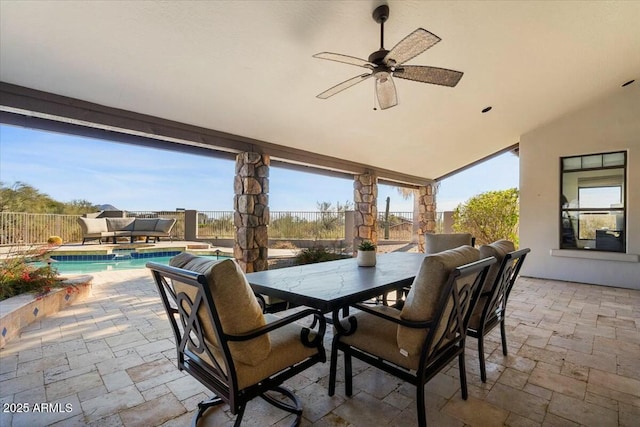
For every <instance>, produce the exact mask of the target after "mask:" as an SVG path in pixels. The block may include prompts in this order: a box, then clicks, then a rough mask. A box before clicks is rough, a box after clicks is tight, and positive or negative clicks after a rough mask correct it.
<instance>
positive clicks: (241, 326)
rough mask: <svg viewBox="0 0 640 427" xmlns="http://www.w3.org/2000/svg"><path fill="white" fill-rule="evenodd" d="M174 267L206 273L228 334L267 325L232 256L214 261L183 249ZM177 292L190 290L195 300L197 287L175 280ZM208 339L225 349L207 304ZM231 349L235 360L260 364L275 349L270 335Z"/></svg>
mask: <svg viewBox="0 0 640 427" xmlns="http://www.w3.org/2000/svg"><path fill="white" fill-rule="evenodd" d="M169 265H171V266H172V267H178V268H182V269H184V270H190V271H193V272H196V273H200V274H203V275H204V276H205V277H206V278H207V283H208V285H209V290H210V292H211V298H212V299H213V303H214V304H215V308H216V310H217V312H218V317H219V318H220V326H221V329H222V331H223V332H224V333H225V334H230V335H237V334H243V333H246V332H250V331H253V330H255V329H258V328H260V327H262V326H264V325H265V324H266V322H265V319H264V315H263V314H262V309H261V308H260V304H258V300H257V299H256V297H255V295H254V293H253V290H252V289H251V286H250V285H249V282H247V279H246V277H245V275H244V273H243V272H242V270H241V269H240V266H238V264H237V263H236V262H235V261H234V260H231V259H225V260H210V259H207V258H203V257H197V256H194V255H192V254H189V253H186V252H183V253H181V254H180V255H177V256H175V257H173V258H172V259H171V261H170V262H169ZM174 287H175V291H176V294H177V293H179V292H184V293H186V294H187V295H188V296H189V298H190V299H191V300H192V301H193V300H194V298H195V296H196V293H197V289H196V288H194V287H193V286H189V285H186V284H184V283H180V282H177V281H174ZM198 317H199V319H200V322H201V325H202V329H203V335H204V337H205V340H206V341H207V342H208V343H209V344H210V345H213V346H215V347H216V349H217V350H218V352H219V351H221V349H220V346H219V344H218V340H217V338H216V334H215V332H214V325H212V324H211V320H210V319H211V316H209V313H207V309H206V306H205V305H201V306H200V307H199V308H198ZM229 350H230V351H231V357H232V358H233V359H234V360H237V361H239V362H242V363H244V364H246V365H251V366H256V365H257V364H259V363H260V362H261V361H263V360H264V359H266V357H267V356H268V355H269V352H270V351H271V343H270V341H269V334H264V335H261V336H259V337H257V338H254V339H252V340H249V341H242V342H229Z"/></svg>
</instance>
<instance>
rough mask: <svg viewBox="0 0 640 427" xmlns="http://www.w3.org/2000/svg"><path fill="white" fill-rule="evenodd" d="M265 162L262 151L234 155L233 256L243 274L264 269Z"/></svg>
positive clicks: (265, 225) (266, 192)
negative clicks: (234, 230)
mask: <svg viewBox="0 0 640 427" xmlns="http://www.w3.org/2000/svg"><path fill="white" fill-rule="evenodd" d="M269 163H270V159H269V156H268V155H266V154H260V153H240V154H238V155H237V156H236V177H235V179H234V181H233V190H234V193H235V196H234V200H233V208H234V210H235V213H234V217H233V223H234V225H235V227H236V241H235V244H234V247H233V256H234V257H235V259H236V260H237V261H238V263H239V264H240V266H241V267H242V270H243V271H245V272H246V273H251V272H254V271H262V270H266V269H267V268H268V264H267V257H268V253H267V246H268V244H269V235H268V232H267V225H268V224H269V195H268V194H269Z"/></svg>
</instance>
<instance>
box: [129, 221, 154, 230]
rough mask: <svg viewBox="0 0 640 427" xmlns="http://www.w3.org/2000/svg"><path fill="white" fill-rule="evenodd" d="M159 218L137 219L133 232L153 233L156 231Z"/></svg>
mask: <svg viewBox="0 0 640 427" xmlns="http://www.w3.org/2000/svg"><path fill="white" fill-rule="evenodd" d="M157 222H158V218H136V220H135V221H134V222H133V231H153V230H155V229H156V223H157Z"/></svg>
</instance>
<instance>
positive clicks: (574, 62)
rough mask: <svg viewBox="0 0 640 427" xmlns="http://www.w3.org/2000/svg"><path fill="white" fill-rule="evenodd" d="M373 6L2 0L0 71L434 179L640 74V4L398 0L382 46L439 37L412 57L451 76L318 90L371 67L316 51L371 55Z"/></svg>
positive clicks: (375, 40)
mask: <svg viewBox="0 0 640 427" xmlns="http://www.w3.org/2000/svg"><path fill="white" fill-rule="evenodd" d="M380 3H381V2H379V1H332V2H329V1H233V2H227V1H196V2H187V1H165V2H146V1H145V2H143V1H128V2H125V1H104V2H100V1H91V2H85V1H81V2H75V1H50V2H44V1H33V2H32V1H5V0H2V2H1V10H0V20H1V21H0V79H1V80H2V81H4V82H7V83H12V84H17V85H21V86H26V87H30V88H34V89H39V90H43V91H47V92H53V93H56V94H60V95H65V96H69V97H73V98H79V99H82V100H86V101H90V102H95V103H98V104H103V105H106V106H110V107H116V108H121V109H124V110H130V111H134V112H139V113H144V114H149V115H152V116H158V117H161V118H166V119H170V120H175V121H179V122H184V123H188V124H193V125H197V126H202V127H206V128H211V129H215V130H220V131H224V132H229V133H232V134H237V135H241V136H245V137H249V138H255V139H259V140H263V141H267V142H271V143H275V144H280V145H285V146H290V147H296V148H299V149H303V150H308V151H312V152H317V153H321V154H324V155H329V156H334V157H337V158H341V159H348V160H353V161H358V162H361V163H365V164H369V165H372V166H375V167H381V168H385V169H391V170H396V171H402V172H403V173H407V174H410V175H415V176H421V177H425V178H436V177H440V176H442V175H445V174H447V173H449V172H451V171H452V170H456V169H458V168H460V167H463V166H465V165H467V164H469V163H471V162H473V161H476V160H478V159H480V158H482V157H485V156H487V155H490V154H492V153H494V152H497V151H499V150H501V149H504V148H505V147H508V146H511V145H513V144H516V143H517V142H518V141H519V137H520V135H521V134H524V133H526V132H528V131H530V130H532V129H535V128H536V127H537V126H539V125H541V124H543V123H545V122H548V121H550V120H553V119H554V118H557V117H559V116H562V115H564V114H566V113H568V112H570V111H572V110H574V109H576V108H579V107H580V106H582V105H584V104H586V103H589V102H593V101H594V100H596V99H598V98H599V97H602V96H605V95H608V94H610V93H613V92H615V91H619V90H624V89H623V88H621V87H620V86H621V84H622V83H624V82H625V81H628V80H631V79H638V77H639V76H640V31H639V30H638V28H639V27H638V23H639V22H640V2H639V1H619V2H597V1H581V2H570V1H553V2H552V1H535V2H518V1H511V2H488V1H485V2H480V1H472V2H466V1H456V2H425V1H389V2H388V4H389V6H390V9H391V13H390V18H389V21H388V22H387V23H386V24H385V47H386V48H387V49H390V48H391V47H393V46H394V45H395V44H396V43H397V42H398V41H400V40H401V39H402V38H403V37H405V36H406V35H407V34H409V33H410V32H412V31H413V30H415V29H416V28H418V27H423V28H425V29H427V30H429V31H431V32H433V33H434V34H436V35H438V36H439V37H440V38H441V39H442V41H441V42H440V43H438V44H436V45H435V46H434V47H432V48H431V49H429V50H428V51H427V52H425V53H423V54H421V55H419V56H417V57H416V58H414V59H413V60H411V61H410V62H409V64H414V65H431V66H437V67H443V68H450V69H454V70H460V71H463V72H464V73H465V74H464V77H463V78H462V80H461V81H460V83H459V84H458V86H457V87H455V88H448V87H441V86H436V85H428V84H422V83H417V82H410V81H406V80H400V79H395V83H396V88H397V91H398V99H399V105H398V106H396V107H394V108H391V109H389V110H385V111H373V102H374V91H373V81H372V80H371V81H367V82H364V83H361V84H359V85H357V86H354V87H352V88H350V89H348V90H347V91H345V92H342V93H340V94H337V95H335V96H334V97H332V98H329V99H328V100H320V99H317V98H316V97H315V95H317V94H318V93H320V92H322V91H324V90H325V89H328V88H329V87H331V86H333V85H335V84H337V83H339V82H341V81H343V80H346V79H348V78H350V77H353V76H356V75H358V74H361V72H362V70H363V69H361V68H358V67H354V66H349V65H346V64H339V63H334V62H330V61H323V60H319V59H314V58H312V55H313V54H314V53H318V52H322V51H330V52H337V53H342V54H347V55H352V56H356V57H360V58H367V56H368V55H369V54H370V53H371V52H373V51H375V50H377V49H378V47H379V25H378V24H376V23H375V22H374V21H373V19H372V18H371V12H372V11H373V9H374V8H375V7H376V6H377V5H379V4H380ZM635 84H639V83H638V82H637V83H635ZM486 106H492V107H493V110H492V111H491V112H489V113H487V114H482V113H481V110H482V109H483V108H484V107H486Z"/></svg>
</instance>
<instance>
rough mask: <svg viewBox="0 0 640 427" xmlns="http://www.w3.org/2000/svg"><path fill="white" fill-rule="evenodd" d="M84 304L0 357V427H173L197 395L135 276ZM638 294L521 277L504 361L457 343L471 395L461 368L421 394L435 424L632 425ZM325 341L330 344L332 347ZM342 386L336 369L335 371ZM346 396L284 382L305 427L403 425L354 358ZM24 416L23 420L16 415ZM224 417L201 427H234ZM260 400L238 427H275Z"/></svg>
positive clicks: (638, 404)
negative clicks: (482, 367) (463, 392)
mask: <svg viewBox="0 0 640 427" xmlns="http://www.w3.org/2000/svg"><path fill="white" fill-rule="evenodd" d="M94 276H95V279H94V286H93V293H92V296H91V297H89V298H88V299H87V300H85V301H84V302H81V303H78V304H76V305H74V306H71V307H68V308H66V309H64V310H62V311H61V312H59V313H58V314H57V315H54V316H50V317H48V318H45V319H42V320H40V321H37V322H35V323H33V324H32V325H31V326H30V327H28V328H27V329H26V330H24V331H23V332H22V334H21V336H20V337H17V338H14V339H13V340H12V341H10V342H9V343H8V344H7V345H6V347H5V348H4V349H2V350H0V402H1V404H2V412H1V413H0V425H2V426H6V427H8V426H29V427H32V426H45V425H53V426H65V427H66V426H85V425H89V426H122V425H124V426H145V427H148V426H159V425H162V426H182V425H188V424H189V423H190V420H191V417H192V415H193V413H194V410H195V408H196V406H197V404H198V402H199V401H201V400H203V399H204V398H206V397H207V396H208V392H207V390H205V389H204V387H202V386H201V385H199V383H197V382H196V381H195V380H193V379H192V378H191V377H189V376H187V375H185V374H183V373H181V372H179V371H178V370H177V368H176V367H175V349H174V344H173V341H172V336H171V331H170V328H169V324H168V322H167V320H166V319H165V317H164V312H163V309H162V307H161V305H160V301H159V299H158V296H157V293H156V290H155V285H154V284H153V281H152V279H151V277H150V275H149V273H148V272H147V271H145V270H128V271H114V272H107V273H98V274H95V275H94ZM639 328H640V291H633V290H628V289H620V288H609V287H601V286H592V285H584V284H577V283H565V282H557V281H550V280H535V279H529V278H520V279H519V280H518V282H517V284H516V286H515V287H514V290H513V292H512V294H511V297H510V302H509V310H508V319H507V335H508V344H509V356H507V357H504V356H503V355H502V351H501V349H500V345H499V342H500V339H499V331H498V330H497V329H496V330H494V331H493V332H492V333H491V334H490V335H489V336H488V337H487V338H486V352H487V355H488V359H487V360H488V365H487V368H488V379H487V382H486V384H483V383H482V382H481V381H480V378H479V369H478V359H477V353H476V351H477V350H476V349H477V347H476V342H475V340H473V339H471V338H469V340H468V344H467V371H468V380H469V391H470V396H469V399H468V400H467V401H463V400H462V399H461V397H460V387H459V382H458V369H457V363H452V364H451V365H450V366H449V367H448V368H447V369H445V370H444V372H442V373H440V374H438V375H437V376H436V377H435V378H434V379H433V380H431V381H430V382H429V383H428V384H427V386H426V390H427V393H426V405H427V418H428V421H429V423H430V425H431V426H466V425H468V426H482V427H484V426H492V425H509V426H539V425H543V426H581V425H584V426H596V427H602V426H629V427H630V426H638V425H639V424H638V419H640V332H639ZM330 339H331V336H330V332H329V333H328V334H327V337H326V348H327V351H328V350H329V348H330ZM339 369H340V370H339V372H338V380H339V381H342V378H343V370H342V366H341V365H339ZM354 374H355V378H354V395H353V396H352V397H351V398H347V397H346V396H345V394H344V387H343V383H342V382H339V383H338V385H337V386H338V388H337V392H336V395H335V396H333V397H328V396H327V383H328V376H329V364H328V363H326V364H319V365H316V366H315V367H313V368H311V369H309V370H307V371H305V372H304V373H303V374H300V375H298V376H296V377H295V378H293V379H292V380H291V381H289V382H288V384H287V385H288V386H289V387H290V388H292V389H294V390H295V392H296V394H297V395H298V397H299V398H300V399H301V401H302V402H303V405H304V418H303V423H302V425H303V426H318V427H329V426H342V427H345V426H363V427H372V426H387V425H388V426H412V425H415V424H416V416H415V402H414V399H415V398H414V396H415V390H414V388H413V387H412V386H410V385H407V384H404V383H402V382H401V381H399V380H397V379H395V378H394V377H391V376H389V375H387V374H384V373H381V372H380V371H378V370H375V369H373V368H370V367H368V366H366V365H364V364H361V363H358V362H357V361H355V360H354ZM19 410H22V411H23V412H18V411H19ZM233 419H234V418H233V417H232V416H231V415H230V414H229V412H228V410H225V407H220V408H219V409H216V410H215V411H214V412H213V413H212V415H210V416H209V417H208V418H206V423H204V424H206V425H210V426H223V427H226V426H231V425H232V424H233ZM289 422H290V418H286V417H285V413H283V412H281V411H279V410H277V409H274V408H272V407H270V406H269V405H267V404H265V403H264V402H262V401H261V399H256V400H254V401H253V402H251V404H250V405H248V407H247V411H246V414H245V420H244V423H243V425H245V426H284V425H288V423H289Z"/></svg>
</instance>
